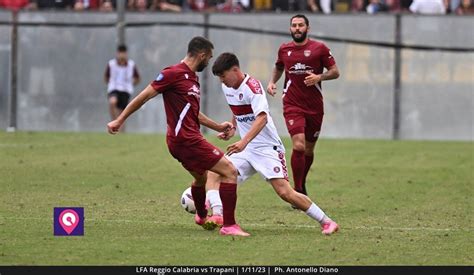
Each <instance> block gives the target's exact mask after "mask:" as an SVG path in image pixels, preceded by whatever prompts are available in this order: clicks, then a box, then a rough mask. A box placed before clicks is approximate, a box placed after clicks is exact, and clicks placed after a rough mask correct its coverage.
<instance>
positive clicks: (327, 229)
mask: <svg viewBox="0 0 474 275" xmlns="http://www.w3.org/2000/svg"><path fill="white" fill-rule="evenodd" d="M321 229H322V230H321V233H323V234H324V235H331V234H333V233H336V232H337V231H338V230H339V225H337V223H336V222H335V221H329V222H326V223H323V224H322V225H321Z"/></svg>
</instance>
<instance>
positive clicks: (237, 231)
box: [219, 224, 250, 237]
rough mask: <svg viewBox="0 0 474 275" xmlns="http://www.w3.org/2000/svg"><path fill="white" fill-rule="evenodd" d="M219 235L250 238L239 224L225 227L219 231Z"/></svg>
mask: <svg viewBox="0 0 474 275" xmlns="http://www.w3.org/2000/svg"><path fill="white" fill-rule="evenodd" d="M219 234H221V235H229V236H242V237H248V236H250V234H249V233H247V232H245V231H243V230H242V228H240V226H239V225H238V224H233V225H227V226H226V225H224V226H223V227H222V228H221V230H220V231H219Z"/></svg>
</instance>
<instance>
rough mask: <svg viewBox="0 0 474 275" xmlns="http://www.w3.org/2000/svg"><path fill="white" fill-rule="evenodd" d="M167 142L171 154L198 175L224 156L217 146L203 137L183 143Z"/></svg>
mask: <svg viewBox="0 0 474 275" xmlns="http://www.w3.org/2000/svg"><path fill="white" fill-rule="evenodd" d="M167 143H168V150H169V151H170V153H171V155H172V156H173V157H174V158H175V159H177V160H178V161H179V162H181V165H183V167H184V168H185V169H186V170H188V171H190V172H196V173H198V174H200V175H202V174H204V172H206V170H209V169H211V168H212V167H214V165H216V163H217V162H218V161H219V160H220V159H221V158H222V157H223V156H224V153H223V152H222V151H221V150H220V149H219V148H217V147H216V146H214V145H212V144H210V143H209V142H208V141H207V140H205V139H201V140H197V141H192V142H184V143H172V142H167Z"/></svg>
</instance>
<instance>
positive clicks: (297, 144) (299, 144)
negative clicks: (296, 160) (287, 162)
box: [293, 140, 306, 151]
mask: <svg viewBox="0 0 474 275" xmlns="http://www.w3.org/2000/svg"><path fill="white" fill-rule="evenodd" d="M293 150H295V151H306V148H305V142H304V140H293Z"/></svg>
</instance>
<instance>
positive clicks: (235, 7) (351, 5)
mask: <svg viewBox="0 0 474 275" xmlns="http://www.w3.org/2000/svg"><path fill="white" fill-rule="evenodd" d="M125 1H126V5H127V7H126V8H127V10H128V11H136V12H144V11H149V12H153V11H166V12H193V11H194V12H228V13H239V12H265V11H275V12H314V13H325V14H329V13H349V12H352V13H367V14H376V13H399V12H404V13H417V14H458V15H473V14H474V0H125ZM116 6H117V0H0V9H12V10H19V9H25V10H48V9H57V10H74V11H84V10H92V11H103V12H112V11H114V10H115V9H116Z"/></svg>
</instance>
